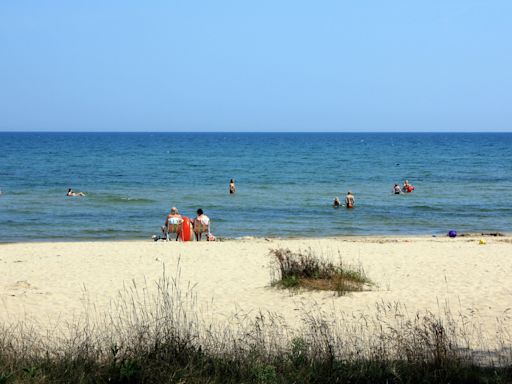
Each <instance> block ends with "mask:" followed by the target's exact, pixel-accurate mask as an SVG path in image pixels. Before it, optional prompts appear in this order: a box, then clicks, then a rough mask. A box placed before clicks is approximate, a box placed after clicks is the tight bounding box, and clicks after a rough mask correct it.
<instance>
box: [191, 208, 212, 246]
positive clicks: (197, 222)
mask: <svg viewBox="0 0 512 384" xmlns="http://www.w3.org/2000/svg"><path fill="white" fill-rule="evenodd" d="M192 222H193V224H194V233H195V234H196V240H197V241H200V240H201V238H202V236H203V233H204V232H207V236H209V235H210V218H209V217H208V216H206V215H205V214H204V212H203V210H202V209H201V208H199V209H198V210H197V216H196V218H195V219H193V220H192ZM204 227H206V231H203V228H204Z"/></svg>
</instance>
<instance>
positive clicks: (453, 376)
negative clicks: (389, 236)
mask: <svg viewBox="0 0 512 384" xmlns="http://www.w3.org/2000/svg"><path fill="white" fill-rule="evenodd" d="M180 287H181V285H180V284H178V283H177V281H176V280H175V279H174V278H169V277H168V276H166V275H165V274H164V275H163V276H162V278H161V279H160V281H158V282H157V284H156V287H155V286H153V285H150V286H149V285H147V286H137V285H136V284H135V283H133V284H132V286H128V287H126V288H125V290H124V291H123V292H120V293H119V296H118V299H117V301H116V302H114V303H113V304H112V308H110V310H109V312H108V314H106V315H105V314H103V315H100V314H95V313H94V312H93V310H92V309H91V310H90V311H89V312H88V314H87V316H84V318H79V319H77V320H76V321H75V322H71V323H69V324H67V325H64V324H63V326H62V327H59V328H52V329H53V331H48V332H47V333H41V332H40V331H39V328H37V327H31V326H30V325H29V323H27V322H21V323H18V324H10V325H8V324H3V325H1V324H0V383H1V384H8V383H39V384H43V383H119V384H120V383H123V384H129V383H261V384H263V383H265V384H274V383H276V384H277V383H299V382H300V383H331V382H333V383H334V382H340V383H341V382H346V383H420V382H421V383H454V384H457V383H495V384H497V383H510V382H512V364H511V361H512V352H511V351H512V349H511V348H510V339H509V338H507V337H508V336H507V333H506V332H505V331H504V332H503V333H502V334H501V340H500V342H499V343H498V344H499V345H501V346H502V347H501V348H499V349H492V350H491V349H490V350H488V351H485V350H483V349H482V348H481V346H479V344H477V345H473V344H472V338H471V337H470V334H471V331H472V329H473V328H472V327H471V326H470V324H471V321H470V319H465V320H464V321H463V322H462V323H461V322H457V321H456V319H455V318H454V317H453V316H452V315H451V313H450V312H449V311H447V312H446V313H444V315H443V316H441V315H440V314H432V313H429V312H425V313H417V314H415V315H413V316H409V315H408V314H407V311H406V309H405V308H404V307H403V306H401V305H399V304H397V303H380V304H377V308H376V310H377V311H376V313H377V314H376V316H375V317H364V316H362V317H354V316H353V315H351V317H347V315H343V314H339V313H337V314H331V315H329V316H327V317H326V314H325V313H321V312H318V311H316V310H315V309H314V308H304V309H303V311H302V323H301V325H300V326H299V327H298V328H293V329H292V328H290V327H289V326H288V325H287V324H286V323H285V322H284V320H282V319H281V318H280V317H279V316H277V315H275V314H272V313H258V314H256V315H254V316H250V315H249V314H235V315H234V316H233V318H232V319H230V321H229V322H228V323H227V324H222V323H218V324H217V323H212V322H208V321H206V320H204V319H203V318H202V317H201V309H200V308H198V304H197V301H196V298H195V295H194V293H193V290H192V289H187V290H185V291H182V290H181V288H180ZM102 313H103V312H102ZM477 333H478V332H477Z"/></svg>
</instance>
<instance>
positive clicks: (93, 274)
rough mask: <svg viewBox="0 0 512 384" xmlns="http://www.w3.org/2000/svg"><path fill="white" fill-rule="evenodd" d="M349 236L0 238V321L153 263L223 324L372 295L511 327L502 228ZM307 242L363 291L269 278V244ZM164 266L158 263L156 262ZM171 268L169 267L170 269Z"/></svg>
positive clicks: (296, 313)
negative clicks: (358, 276)
mask: <svg viewBox="0 0 512 384" xmlns="http://www.w3.org/2000/svg"><path fill="white" fill-rule="evenodd" d="M484 239H485V242H486V244H480V243H479V240H480V237H459V238H456V239H449V238H445V237H443V238H439V237H389V236H388V237H353V238H324V239H252V238H251V239H242V240H230V241H222V242H214V243H208V242H201V243H197V242H190V243H182V242H152V241H125V242H115V241H109V242H67V243H66V242H60V243H51V242H48V243H13V244H1V245H0V266H1V271H2V273H1V274H0V309H1V310H0V321H2V322H3V323H13V322H19V321H23V322H30V321H34V322H36V323H37V324H38V325H39V326H40V327H42V328H43V329H44V328H45V327H48V326H54V325H55V324H59V323H62V322H65V321H68V320H72V319H74V318H76V317H80V316H82V315H83V314H84V312H86V311H90V308H91V305H92V306H94V308H95V311H97V312H98V313H101V312H104V311H107V310H109V309H108V308H109V303H111V301H112V300H114V299H115V298H116V296H117V295H118V293H119V291H120V290H122V289H123V287H127V286H134V285H136V286H138V287H150V288H151V287H153V286H154V285H155V284H156V282H157V281H158V279H159V278H160V277H161V276H162V274H163V273H166V274H167V275H169V276H171V277H173V278H175V279H176V281H177V282H178V285H179V287H180V288H181V289H182V290H184V291H190V290H192V291H193V292H194V293H195V294H196V295H197V303H196V304H195V305H196V308H197V309H198V311H200V312H201V313H202V315H203V316H205V317H206V318H208V319H209V320H210V321H214V322H219V323H221V324H228V323H229V321H230V319H232V316H233V315H234V314H237V313H238V314H240V313H243V314H249V316H253V315H254V316H255V315H256V314H257V313H259V312H271V313H273V314H275V315H277V316H280V317H282V318H283V319H284V320H285V321H286V323H288V324H289V325H290V326H292V327H294V326H295V327H298V326H299V325H300V323H301V318H302V317H303V315H304V313H305V312H317V313H326V314H329V315H328V316H338V315H343V316H352V317H361V316H363V317H364V316H374V315H375V312H376V311H377V309H376V308H377V307H378V304H383V305H390V306H393V305H400V307H401V308H402V310H403V311H405V312H406V313H407V314H409V315H410V316H414V314H415V313H417V312H423V311H431V312H432V313H434V314H441V313H443V311H444V310H445V309H449V311H450V312H451V313H452V315H456V317H457V316H459V315H462V316H463V317H464V318H466V319H467V318H470V319H471V322H472V324H476V325H477V327H479V328H481V330H483V331H484V333H485V334H487V335H488V337H489V338H490V340H492V335H493V334H495V332H496V330H497V329H498V328H499V329H500V330H501V331H500V332H501V333H502V334H503V331H505V334H508V335H509V336H510V335H511V334H512V319H511V318H512V310H511V307H512V299H511V298H512V279H511V278H510V276H511V275H512V263H511V262H510V260H511V257H512V238H511V237H509V236H505V237H485V238H484ZM276 248H289V249H291V250H299V249H302V250H304V249H309V248H311V249H312V250H313V251H314V252H315V253H316V254H318V255H320V256H322V257H325V258H332V259H333V260H334V261H338V260H339V259H340V258H341V260H342V261H343V263H344V264H349V265H354V266H356V267H358V266H360V267H362V268H364V271H365V272H366V274H367V275H368V277H369V278H370V279H371V280H372V281H373V282H374V283H375V284H376V285H375V286H374V287H372V288H371V289H370V290H368V291H364V292H355V293H350V294H347V295H345V296H336V295H334V294H333V293H330V292H312V291H306V292H304V291H303V292H290V291H287V290H282V289H277V288H274V287H272V286H271V281H272V276H274V275H275V273H274V272H273V271H274V268H273V267H272V258H271V256H270V255H269V251H270V250H271V249H276ZM164 271H165V272H164ZM178 275H179V276H178Z"/></svg>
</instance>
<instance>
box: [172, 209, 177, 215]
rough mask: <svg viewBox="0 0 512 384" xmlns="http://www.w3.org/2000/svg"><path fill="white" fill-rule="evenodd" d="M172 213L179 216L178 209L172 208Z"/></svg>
mask: <svg viewBox="0 0 512 384" xmlns="http://www.w3.org/2000/svg"><path fill="white" fill-rule="evenodd" d="M171 213H172V214H174V215H175V214H177V213H178V208H176V207H172V208H171Z"/></svg>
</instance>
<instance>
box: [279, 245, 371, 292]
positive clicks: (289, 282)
mask: <svg viewBox="0 0 512 384" xmlns="http://www.w3.org/2000/svg"><path fill="white" fill-rule="evenodd" d="M270 254H271V255H272V256H274V258H275V260H276V262H277V269H278V278H277V279H276V280H275V281H274V282H273V284H274V285H277V286H281V287H283V288H305V289H316V290H323V291H334V292H336V293H337V294H338V295H344V294H346V293H347V292H354V291H362V290H363V289H365V288H366V289H367V288H369V287H371V286H372V285H373V282H372V281H371V280H370V279H369V278H368V277H367V276H366V274H365V272H364V269H363V268H362V267H359V268H353V267H350V266H347V265H344V264H343V263H342V262H341V261H340V262H339V263H338V264H334V263H332V262H331V261H328V260H325V259H324V258H322V257H318V256H316V255H315V254H314V253H313V251H312V250H311V249H308V250H307V251H298V252H292V251H290V250H289V249H282V248H278V249H273V250H271V251H270Z"/></svg>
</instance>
